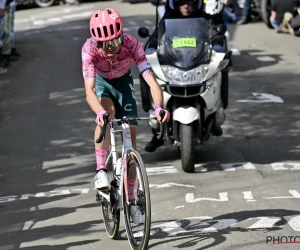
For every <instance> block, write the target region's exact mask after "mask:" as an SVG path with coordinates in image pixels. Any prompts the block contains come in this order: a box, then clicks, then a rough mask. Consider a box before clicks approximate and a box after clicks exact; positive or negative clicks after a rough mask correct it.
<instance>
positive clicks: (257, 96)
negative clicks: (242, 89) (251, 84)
mask: <svg viewBox="0 0 300 250" xmlns="http://www.w3.org/2000/svg"><path fill="white" fill-rule="evenodd" d="M252 95H253V96H252V97H248V98H249V99H247V100H237V102H254V103H270V102H271V103H284V101H283V100H282V98H281V97H279V96H275V95H272V94H267V93H255V92H253V93H252Z"/></svg>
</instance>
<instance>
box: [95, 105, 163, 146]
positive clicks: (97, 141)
mask: <svg viewBox="0 0 300 250" xmlns="http://www.w3.org/2000/svg"><path fill="white" fill-rule="evenodd" d="M159 115H160V118H161V119H163V118H164V116H165V111H163V110H161V111H160V112H159ZM108 118H109V114H108V113H106V114H104V115H103V121H104V125H103V127H102V128H101V131H100V135H99V138H98V139H96V143H101V142H102V141H103V139H104V140H105V135H106V127H107V124H108V122H109V121H108ZM137 120H149V118H138V117H137V118H135V117H124V118H122V119H114V120H112V122H114V121H115V122H123V123H124V122H129V121H137ZM164 134H165V124H160V134H158V136H157V139H158V140H161V139H162V138H163V137H164Z"/></svg>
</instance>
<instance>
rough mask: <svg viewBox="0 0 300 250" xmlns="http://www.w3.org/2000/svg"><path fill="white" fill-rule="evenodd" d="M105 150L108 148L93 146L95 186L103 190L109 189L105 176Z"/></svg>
mask: <svg viewBox="0 0 300 250" xmlns="http://www.w3.org/2000/svg"><path fill="white" fill-rule="evenodd" d="M107 151H108V149H100V148H97V147H96V148H95V153H96V162H97V169H96V175H95V177H94V180H95V188H97V189H98V190H100V191H103V192H105V191H107V190H108V189H109V180H108V177H107V168H106V165H105V160H106V155H107Z"/></svg>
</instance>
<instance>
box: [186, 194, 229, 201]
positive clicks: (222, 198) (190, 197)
mask: <svg viewBox="0 0 300 250" xmlns="http://www.w3.org/2000/svg"><path fill="white" fill-rule="evenodd" d="M185 201H186V202H187V203H194V202H199V201H228V193H227V192H222V193H219V199H215V198H195V194H194V193H187V194H186V195H185Z"/></svg>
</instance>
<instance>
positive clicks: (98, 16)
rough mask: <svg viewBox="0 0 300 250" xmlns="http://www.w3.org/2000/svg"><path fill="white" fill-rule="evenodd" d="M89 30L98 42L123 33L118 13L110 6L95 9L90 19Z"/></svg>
mask: <svg viewBox="0 0 300 250" xmlns="http://www.w3.org/2000/svg"><path fill="white" fill-rule="evenodd" d="M90 32H91V35H92V37H93V38H94V39H96V40H97V41H99V42H106V41H110V40H113V39H115V38H117V37H119V36H120V35H121V34H122V33H123V23H122V19H121V17H120V15H119V13H118V12H117V11H116V10H115V9H112V8H106V9H105V10H97V11H96V12H95V13H94V14H93V15H92V17H91V20H90Z"/></svg>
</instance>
